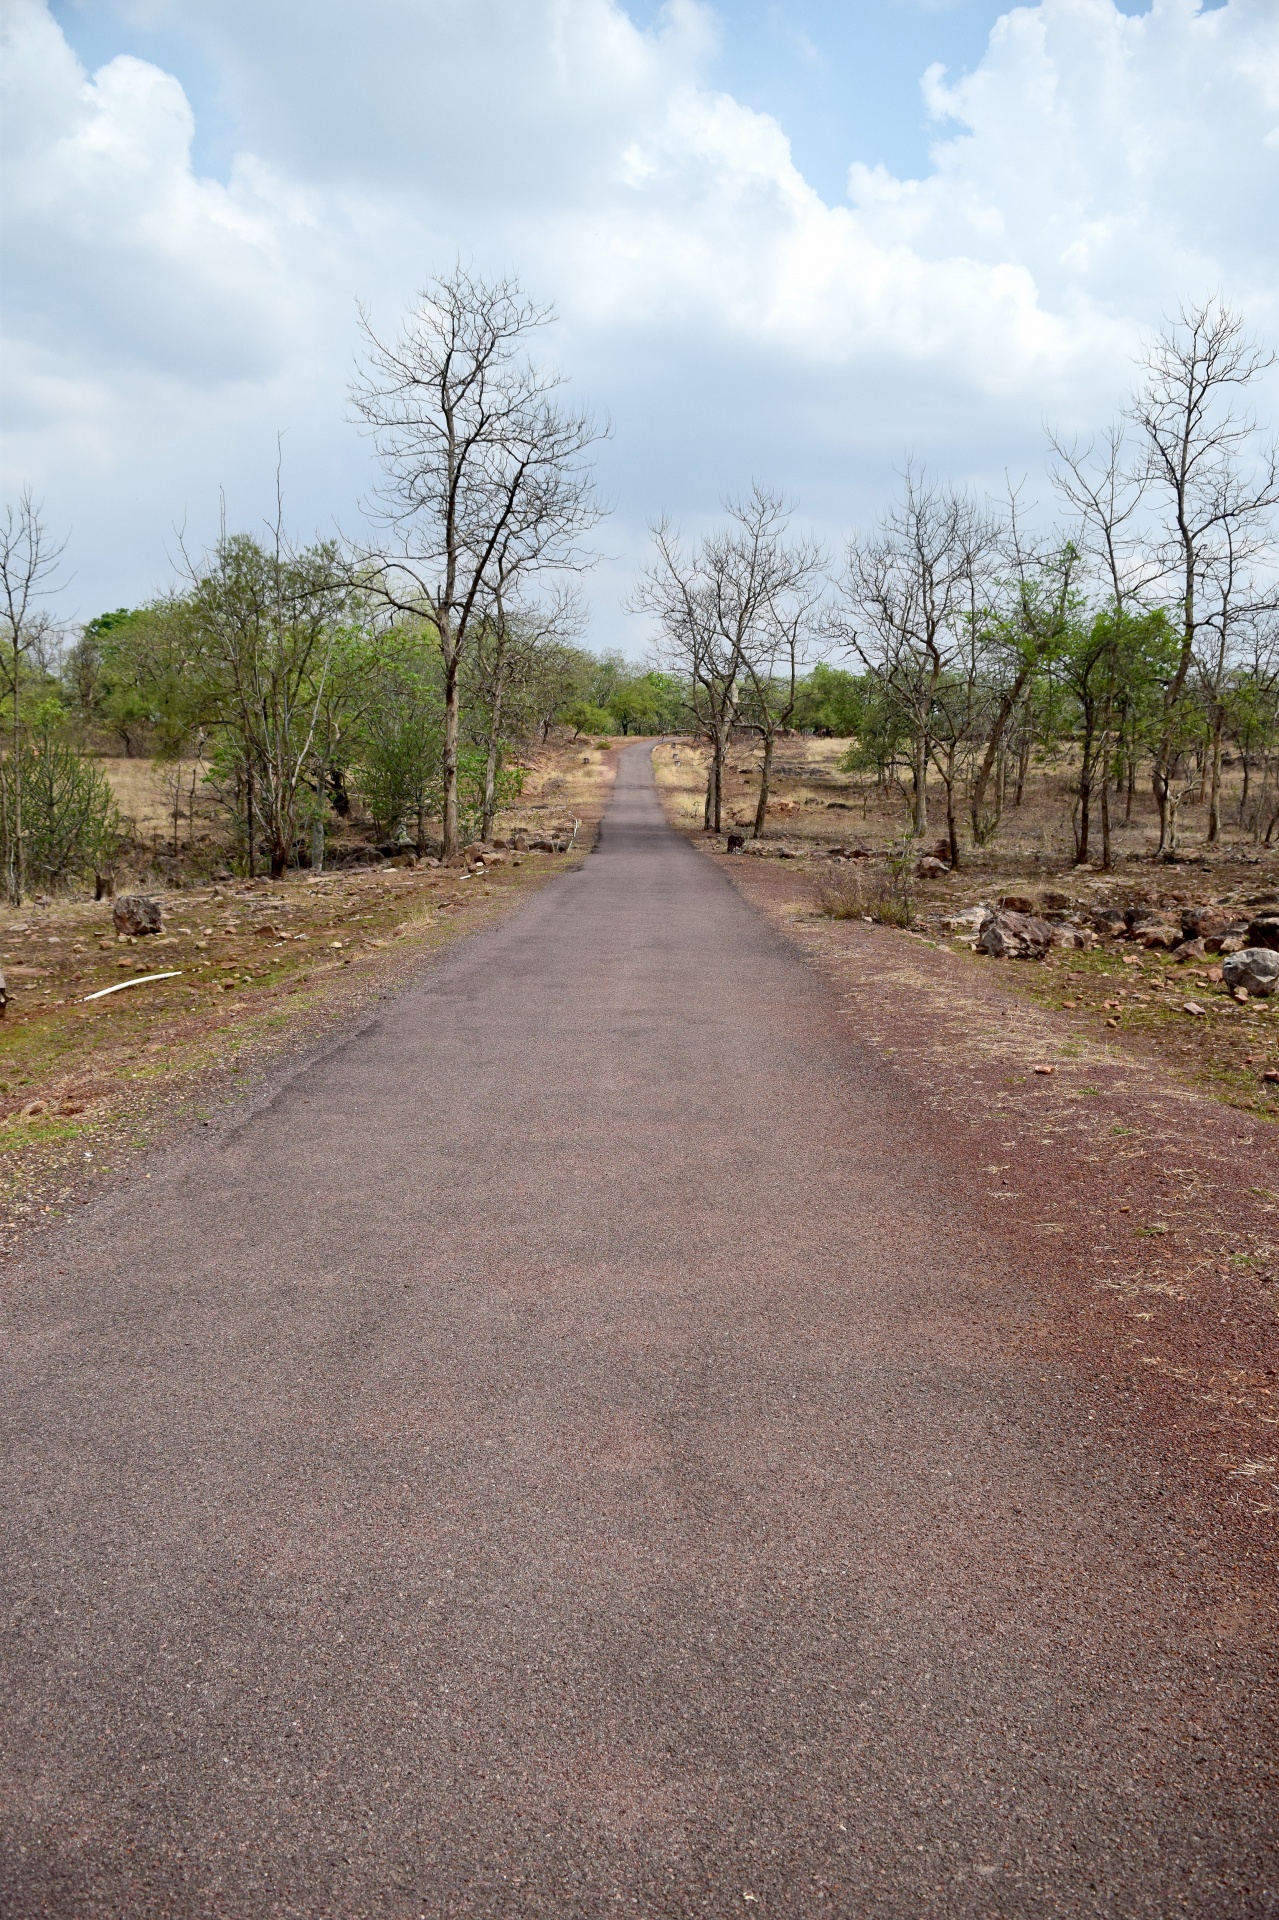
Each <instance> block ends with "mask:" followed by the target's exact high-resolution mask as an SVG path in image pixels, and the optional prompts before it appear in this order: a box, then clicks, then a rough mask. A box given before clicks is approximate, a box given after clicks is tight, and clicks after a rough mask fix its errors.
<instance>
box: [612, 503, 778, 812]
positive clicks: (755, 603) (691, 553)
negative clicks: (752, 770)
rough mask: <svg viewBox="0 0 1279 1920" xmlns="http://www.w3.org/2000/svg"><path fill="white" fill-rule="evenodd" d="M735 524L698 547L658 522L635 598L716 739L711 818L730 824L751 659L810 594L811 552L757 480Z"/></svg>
mask: <svg viewBox="0 0 1279 1920" xmlns="http://www.w3.org/2000/svg"><path fill="white" fill-rule="evenodd" d="M724 510H725V513H726V515H727V517H728V522H729V524H728V526H727V527H725V528H722V529H720V530H719V531H718V532H716V533H712V534H709V535H708V536H707V537H706V538H705V539H704V540H700V541H698V542H697V544H696V545H695V546H693V547H692V548H691V549H690V548H686V547H685V545H684V543H683V540H682V539H681V537H680V535H679V533H678V532H677V531H676V530H675V529H674V528H673V527H672V525H671V523H670V522H669V521H667V520H662V521H659V522H658V523H657V524H656V525H655V526H654V527H653V528H652V529H651V531H652V536H653V547H654V554H653V559H652V561H651V562H650V564H649V566H648V569H647V570H646V572H645V573H644V574H643V575H642V576H641V578H640V581H639V583H638V585H637V586H636V588H635V591H634V593H633V594H632V595H631V599H630V605H631V607H632V609H633V610H634V611H636V612H644V613H649V614H651V615H653V616H654V618H655V619H656V621H657V623H658V629H659V639H658V656H659V658H660V659H661V661H662V663H663V665H664V666H666V667H667V668H668V669H669V670H670V671H671V672H674V673H677V674H679V675H680V676H681V677H682V678H684V679H685V680H686V681H687V683H688V685H689V689H690V702H691V705H692V709H693V715H694V718H695V720H696V722H697V725H698V727H699V729H700V730H701V732H702V733H704V734H705V736H706V737H707V739H708V740H709V741H710V747H711V760H710V766H709V769H708V771H707V778H706V804H705V809H704V814H703V820H704V824H705V827H706V829H707V831H708V832H712V833H719V832H720V831H721V830H722V826H723V791H724V760H725V756H726V754H727V751H728V742H729V739H730V737H731V735H732V732H733V728H734V727H735V726H736V724H737V720H738V716H739V712H740V708H741V702H742V694H743V680H744V677H745V675H746V671H747V667H746V663H747V659H748V658H752V659H755V660H757V661H758V662H759V663H760V666H761V668H762V666H763V663H764V662H765V661H766V660H767V659H768V658H769V657H770V648H772V647H774V646H775V643H776V632H777V621H778V619H779V616H780V615H781V614H782V613H783V612H784V610H785V607H786V605H787V602H788V600H789V599H791V598H793V597H796V596H799V595H800V594H801V593H802V589H803V586H804V582H805V580H806V579H807V578H808V577H809V576H810V574H811V572H812V568H813V565H814V560H813V550H812V549H811V548H809V547H808V546H807V545H802V544H801V545H794V544H792V543H790V542H788V540H787V538H786V532H787V527H788V525H789V519H790V512H789V509H788V507H787V505H786V503H785V501H784V500H783V499H782V497H781V495H780V494H776V493H770V492H769V491H768V490H767V489H766V488H764V487H761V486H759V485H758V484H756V485H754V486H752V488H751V491H750V493H749V494H748V495H747V496H746V497H745V499H742V500H737V499H732V498H730V499H728V500H726V501H725V503H724Z"/></svg>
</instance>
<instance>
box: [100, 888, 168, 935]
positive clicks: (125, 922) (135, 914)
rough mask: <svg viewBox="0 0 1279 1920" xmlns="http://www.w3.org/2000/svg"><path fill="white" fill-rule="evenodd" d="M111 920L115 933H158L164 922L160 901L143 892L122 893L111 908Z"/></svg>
mask: <svg viewBox="0 0 1279 1920" xmlns="http://www.w3.org/2000/svg"><path fill="white" fill-rule="evenodd" d="M111 922H112V925H113V926H114V927H115V930H116V932H117V933H132V934H134V935H139V934H145V933H159V931H160V928H161V926H162V925H163V924H164V923H163V920H162V918H161V914H160V902H159V901H158V900H152V899H151V898H150V897H149V896H148V895H147V894H145V893H122V894H121V895H120V898H119V899H118V900H117V901H116V902H115V905H114V906H113V907H112V909H111Z"/></svg>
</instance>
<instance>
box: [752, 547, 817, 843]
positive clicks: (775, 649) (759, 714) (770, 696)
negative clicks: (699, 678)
mask: <svg viewBox="0 0 1279 1920" xmlns="http://www.w3.org/2000/svg"><path fill="white" fill-rule="evenodd" d="M781 552H782V555H783V556H784V559H785V561H786V562H787V564H786V565H785V566H784V567H783V568H782V569H781V570H780V571H779V577H778V584H777V586H776V588H775V589H774V590H773V591H772V592H771V593H770V595H769V603H768V617H767V619H766V620H765V621H764V623H763V625H762V627H761V628H760V629H759V631H758V633H752V634H750V635H748V637H747V643H746V645H745V647H744V648H743V652H742V666H743V669H744V696H745V697H744V699H743V701H742V704H741V710H740V717H741V719H742V721H743V722H744V723H745V725H746V726H748V727H750V728H751V729H752V730H753V731H754V732H756V733H758V735H759V737H760V740H761V741H762V743H763V749H764V751H763V757H762V759H761V762H760V770H759V793H758V795H757V796H756V801H755V822H754V827H753V832H754V834H755V837H756V838H757V839H758V837H759V835H760V834H761V833H763V831H764V823H765V821H766V820H767V818H768V801H769V794H770V792H771V787H772V774H773V749H774V747H775V745H776V742H777V736H778V734H779V733H781V732H783V731H784V730H785V728H787V727H788V726H789V725H790V723H791V720H792V719H793V718H794V714H795V704H796V701H797V699H798V698H799V692H800V685H801V681H800V675H801V673H803V672H805V671H806V670H807V669H809V668H811V667H812V665H813V662H814V661H815V660H816V659H817V658H818V657H819V656H820V655H821V654H822V653H824V652H826V651H828V649H829V646H830V642H829V639H828V637H827V636H826V633H825V630H824V624H823V622H822V620H821V618H820V614H821V608H822V601H823V599H824V597H825V592H826V576H825V566H826V556H825V554H824V553H823V552H822V549H821V548H820V547H819V546H817V545H816V544H815V543H813V542H811V541H799V542H796V543H795V544H794V545H793V546H787V545H786V544H785V543H783V544H782V547H781Z"/></svg>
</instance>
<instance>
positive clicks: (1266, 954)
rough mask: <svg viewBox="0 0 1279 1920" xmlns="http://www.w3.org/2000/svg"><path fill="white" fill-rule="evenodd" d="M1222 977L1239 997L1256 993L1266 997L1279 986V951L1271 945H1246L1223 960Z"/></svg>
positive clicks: (1259, 996) (1263, 997) (1257, 995)
mask: <svg viewBox="0 0 1279 1920" xmlns="http://www.w3.org/2000/svg"><path fill="white" fill-rule="evenodd" d="M1221 977H1222V979H1223V980H1224V981H1225V983H1226V985H1227V986H1228V987H1229V988H1230V991H1231V992H1232V993H1233V994H1234V995H1235V996H1236V998H1238V996H1239V994H1240V992H1241V991H1242V993H1243V995H1244V998H1245V999H1246V998H1247V997H1248V995H1249V994H1254V995H1256V997H1257V998H1258V999H1262V1000H1264V999H1266V998H1267V997H1268V996H1269V995H1270V994H1272V993H1273V992H1274V990H1275V988H1276V986H1279V953H1276V952H1275V951H1274V949H1273V948H1271V947H1245V948H1244V949H1243V951H1242V952H1241V953H1232V954H1230V955H1229V957H1228V958H1227V959H1225V960H1223V961H1222V964H1221Z"/></svg>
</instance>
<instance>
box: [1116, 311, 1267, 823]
mask: <svg viewBox="0 0 1279 1920" xmlns="http://www.w3.org/2000/svg"><path fill="white" fill-rule="evenodd" d="M1274 361H1275V356H1274V354H1273V353H1272V352H1270V351H1269V350H1268V349H1266V348H1264V347H1262V346H1260V345H1259V344H1258V343H1257V342H1256V341H1255V340H1253V339H1251V338H1250V337H1249V335H1248V334H1247V333H1246V332H1245V329H1244V324H1243V320H1242V318H1241V316H1240V315H1239V314H1238V313H1237V312H1235V311H1234V309H1233V308H1231V307H1228V306H1226V305H1225V304H1224V302H1222V301H1221V300H1220V299H1218V298H1216V297H1215V296H1214V297H1213V298H1212V299H1209V300H1206V301H1203V302H1201V303H1199V304H1197V305H1193V306H1183V307H1182V308H1181V309H1180V311H1179V313H1178V316H1177V319H1176V321H1175V322H1174V323H1173V324H1172V325H1170V326H1168V327H1166V328H1165V329H1164V331H1163V332H1162V333H1161V334H1160V335H1159V336H1158V337H1157V338H1156V339H1155V340H1154V341H1153V342H1152V343H1151V345H1150V347H1149V349H1148V350H1147V353H1146V355H1145V360H1144V363H1143V364H1144V372H1145V378H1144V380H1143V382H1142V385H1141V387H1140V389H1139V391H1138V393H1137V396H1136V398H1135V400H1134V401H1133V403H1132V407H1131V409H1130V418H1131V419H1132V421H1133V423H1134V424H1135V426H1136V427H1137V429H1138V431H1139V433H1140V436H1141V439H1142V443H1143V447H1144V452H1145V461H1146V467H1145V472H1146V479H1147V499H1148V501H1149V502H1150V504H1151V505H1152V506H1153V508H1154V511H1155V513H1156V516H1157V520H1156V526H1155V529H1154V533H1155V539H1156V543H1157V549H1158V556H1159V559H1160V561H1161V570H1162V573H1163V577H1164V578H1165V579H1166V580H1168V581H1169V582H1175V590H1176V597H1177V612H1178V626H1179V630H1180V647H1179V650H1178V656H1177V662H1176V666H1175V669H1174V671H1173V673H1172V674H1171V676H1170V677H1169V680H1168V682H1167V685H1166V686H1165V688H1164V696H1163V710H1164V711H1163V724H1162V727H1161V729H1160V737H1159V741H1158V745H1157V747H1156V749H1155V755H1154V766H1153V773H1152V781H1153V786H1154V793H1155V804H1156V806H1157V807H1158V809H1159V852H1160V853H1161V854H1166V853H1169V852H1172V851H1173V850H1174V849H1175V845H1176V831H1177V818H1176V812H1177V806H1176V803H1177V796H1176V793H1175V791H1174V781H1175V778H1176V771H1177V762H1178V758H1179V755H1180V753H1181V751H1182V748H1183V740H1182V732H1183V716H1182V707H1183V701H1184V696H1185V693H1186V687H1187V682H1188V680H1189V678H1190V675H1191V672H1192V670H1193V667H1194V663H1195V658H1196V654H1197V653H1202V652H1207V653H1209V654H1211V653H1212V652H1213V651H1214V650H1215V648H1214V642H1215V643H1216V645H1218V646H1219V645H1220V642H1221V639H1222V636H1223V634H1224V633H1225V632H1226V630H1227V629H1228V628H1229V627H1230V626H1231V625H1232V624H1234V623H1236V622H1243V621H1245V620H1246V619H1247V618H1249V617H1250V616H1251V611H1252V606H1253V605H1254V604H1255V600H1256V594H1255V592H1254V591H1253V590H1252V587H1251V585H1250V584H1249V585H1244V583H1243V577H1244V575H1251V574H1252V573H1253V571H1254V569H1255V568H1256V566H1257V563H1258V562H1259V561H1260V559H1261V557H1262V554H1263V552H1264V550H1265V548H1266V546H1267V544H1268V543H1269V542H1270V541H1271V540H1272V539H1273V517H1274V511H1275V508H1276V506H1277V505H1279V450H1277V449H1276V447H1275V446H1274V445H1273V444H1271V445H1269V446H1266V445H1263V444H1262V443H1261V438H1260V433H1259V430H1258V426H1257V421H1256V418H1255V416H1254V415H1253V413H1252V412H1251V410H1250V409H1249V407H1248V405H1247V402H1246V398H1245V396H1246V394H1247V392H1248V389H1249V388H1251V387H1253V386H1254V385H1255V384H1256V382H1257V381H1259V380H1260V379H1261V377H1262V375H1263V374H1264V373H1265V372H1266V371H1267V370H1268V369H1269V368H1270V367H1272V366H1273V365H1274ZM1214 628H1215V633H1214V632H1213V629H1214ZM1205 641H1206V642H1207V645H1206V647H1205V644H1204V643H1205ZM1218 751H1219V745H1218Z"/></svg>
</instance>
